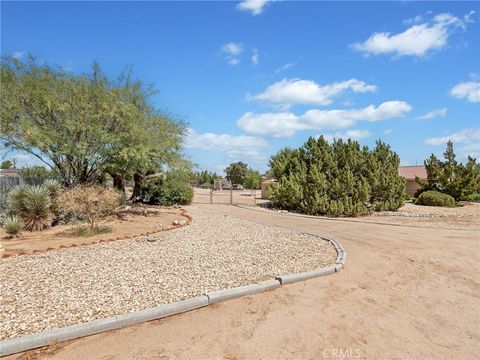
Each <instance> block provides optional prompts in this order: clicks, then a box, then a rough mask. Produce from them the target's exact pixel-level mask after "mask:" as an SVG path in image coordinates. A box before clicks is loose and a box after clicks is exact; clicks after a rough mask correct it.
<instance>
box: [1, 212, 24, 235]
mask: <svg viewBox="0 0 480 360" xmlns="http://www.w3.org/2000/svg"><path fill="white" fill-rule="evenodd" d="M23 227H24V224H23V222H22V220H20V219H19V218H18V217H17V216H15V215H12V216H8V217H6V218H5V220H4V222H3V228H4V229H5V231H6V232H7V234H8V235H10V236H12V237H13V236H18V235H19V234H20V232H21V231H22V229H23Z"/></svg>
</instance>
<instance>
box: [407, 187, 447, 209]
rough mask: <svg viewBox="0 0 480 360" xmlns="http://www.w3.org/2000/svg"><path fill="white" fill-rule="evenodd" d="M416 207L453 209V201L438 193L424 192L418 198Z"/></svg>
mask: <svg viewBox="0 0 480 360" xmlns="http://www.w3.org/2000/svg"><path fill="white" fill-rule="evenodd" d="M416 203H417V204H418V205H428V206H444V207H454V206H455V199H454V198H453V197H451V196H450V195H447V194H443V193H441V192H438V191H433V190H429V191H424V192H423V193H421V194H420V196H419V197H418V201H417V202H416Z"/></svg>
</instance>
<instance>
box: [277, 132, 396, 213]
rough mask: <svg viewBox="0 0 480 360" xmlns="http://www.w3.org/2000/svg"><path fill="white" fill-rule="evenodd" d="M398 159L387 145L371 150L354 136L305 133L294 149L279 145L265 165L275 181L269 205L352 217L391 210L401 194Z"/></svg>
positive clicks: (380, 145) (303, 211) (305, 211)
mask: <svg viewBox="0 0 480 360" xmlns="http://www.w3.org/2000/svg"><path fill="white" fill-rule="evenodd" d="M399 163H400V159H399V157H398V155H397V154H396V153H394V152H393V151H392V150H391V149H390V147H389V146H388V145H386V144H385V143H383V142H377V144H376V147H375V148H374V149H373V150H369V149H368V147H366V146H365V147H361V146H360V144H359V143H358V142H357V141H351V140H348V141H343V140H338V141H334V142H333V143H332V144H329V143H328V142H327V141H326V140H325V139H324V138H323V136H320V137H319V138H318V139H317V138H313V137H311V138H309V139H308V141H307V142H306V143H305V144H304V145H303V146H301V147H300V148H298V149H283V150H280V151H279V152H278V153H277V154H276V155H274V156H272V158H271V160H270V162H269V165H270V168H271V172H272V174H273V176H274V177H275V178H276V179H277V180H278V184H277V185H276V186H274V187H271V188H270V189H269V196H270V200H271V202H272V204H273V205H274V206H278V207H281V208H284V209H287V210H293V211H298V212H302V213H306V214H311V215H330V216H358V215H366V214H369V213H370V212H371V211H372V210H396V209H398V208H399V207H400V206H402V205H403V203H404V199H405V180H404V179H403V178H402V177H401V176H399V175H398V165H399Z"/></svg>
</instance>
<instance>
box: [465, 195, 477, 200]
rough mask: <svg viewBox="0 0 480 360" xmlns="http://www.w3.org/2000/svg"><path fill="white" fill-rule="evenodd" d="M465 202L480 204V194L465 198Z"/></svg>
mask: <svg viewBox="0 0 480 360" xmlns="http://www.w3.org/2000/svg"><path fill="white" fill-rule="evenodd" d="M465 201H473V202H480V194H472V195H469V196H466V197H465Z"/></svg>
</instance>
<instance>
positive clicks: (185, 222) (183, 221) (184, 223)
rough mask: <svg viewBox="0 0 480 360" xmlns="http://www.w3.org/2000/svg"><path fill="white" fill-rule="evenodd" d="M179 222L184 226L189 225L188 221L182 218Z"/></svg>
mask: <svg viewBox="0 0 480 360" xmlns="http://www.w3.org/2000/svg"><path fill="white" fill-rule="evenodd" d="M178 224H179V225H182V226H183V225H187V221H186V220H180V221H179V222H178Z"/></svg>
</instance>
